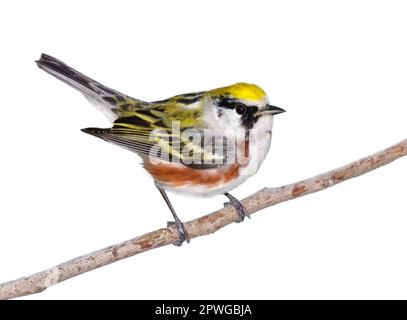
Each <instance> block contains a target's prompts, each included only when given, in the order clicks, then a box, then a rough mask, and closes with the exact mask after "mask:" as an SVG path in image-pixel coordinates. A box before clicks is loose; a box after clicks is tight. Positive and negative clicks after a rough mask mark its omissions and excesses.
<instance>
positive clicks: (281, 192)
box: [0, 139, 407, 299]
mask: <svg viewBox="0 0 407 320" xmlns="http://www.w3.org/2000/svg"><path fill="white" fill-rule="evenodd" d="M406 154H407V139H405V140H403V141H401V142H399V143H398V144H396V145H393V146H391V147H389V148H387V149H385V150H383V151H380V152H378V153H375V154H373V155H371V156H369V157H366V158H363V159H360V160H357V161H355V162H352V163H350V164H348V165H346V166H343V167H341V168H338V169H335V170H332V171H328V172H326V173H323V174H320V175H318V176H315V177H312V178H309V179H306V180H302V181H299V182H296V183H293V184H290V185H286V186H282V187H278V188H264V189H262V190H260V191H258V192H256V193H254V194H252V195H251V196H249V197H247V198H245V199H243V200H242V203H243V204H244V206H245V207H246V208H247V210H248V211H249V213H250V214H252V213H254V212H256V211H259V210H261V209H264V208H267V207H270V206H272V205H275V204H277V203H280V202H283V201H287V200H291V199H294V198H297V197H301V196H304V195H306V194H310V193H314V192H317V191H321V190H324V189H326V188H329V187H331V186H333V185H335V184H338V183H340V182H342V181H345V180H348V179H350V178H354V177H357V176H360V175H362V174H364V173H367V172H369V171H372V170H374V169H376V168H378V167H381V166H383V165H385V164H388V163H390V162H392V161H394V160H396V159H398V158H400V157H402V156H405V155H406ZM236 220H237V215H236V213H235V210H234V209H233V208H232V207H231V206H229V205H227V206H226V207H225V208H223V209H221V210H218V211H215V212H213V213H211V214H208V215H206V216H203V217H201V218H198V219H195V220H192V221H189V222H187V223H185V226H186V228H187V230H188V233H189V236H190V237H191V238H195V237H199V236H203V235H207V234H210V233H213V232H216V231H218V230H219V229H221V228H223V227H225V226H227V225H228V224H230V223H232V222H234V221H236ZM176 240H178V235H177V232H176V230H175V229H174V227H170V228H164V229H159V230H156V231H153V232H150V233H147V234H144V235H142V236H140V237H137V238H133V239H130V240H127V241H124V242H121V243H118V244H115V245H112V246H110V247H107V248H104V249H101V250H98V251H95V252H92V253H89V254H86V255H84V256H81V257H78V258H75V259H72V260H69V261H67V262H64V263H62V264H59V265H57V266H55V267H53V268H50V269H47V270H44V271H41V272H39V273H36V274H33V275H31V276H28V277H24V278H20V279H17V280H13V281H9V282H6V283H3V284H0V299H11V298H15V297H20V296H24V295H28V294H33V293H38V292H41V291H43V290H45V289H47V288H48V287H50V286H52V285H55V284H57V283H60V282H62V281H65V280H67V279H69V278H72V277H75V276H77V275H80V274H82V273H85V272H88V271H91V270H94V269H97V268H100V267H103V266H105V265H107V264H110V263H113V262H116V261H118V260H121V259H125V258H128V257H131V256H134V255H136V254H139V253H142V252H144V251H147V250H151V249H155V248H159V247H162V246H166V245H169V244H172V243H174V242H175V241H176Z"/></svg>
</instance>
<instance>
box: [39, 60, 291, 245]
mask: <svg viewBox="0 0 407 320" xmlns="http://www.w3.org/2000/svg"><path fill="white" fill-rule="evenodd" d="M36 62H37V65H38V66H39V67H40V68H41V69H43V70H45V71H46V72H48V73H50V74H51V75H53V76H54V77H56V78H58V79H60V80H62V81H63V82H65V83H67V84H68V85H70V86H72V87H74V88H75V89H77V90H79V91H80V92H81V93H83V94H84V95H85V97H86V98H88V100H90V101H91V102H92V103H94V104H95V106H96V107H97V108H98V109H99V110H100V111H102V112H103V113H104V114H105V115H106V116H107V117H108V118H109V120H110V121H111V122H112V123H113V126H112V127H111V128H107V129H100V128H86V129H82V131H84V132H86V133H88V134H91V135H93V136H96V137H98V138H101V139H103V140H105V141H107V142H110V143H113V144H116V145H119V146H121V147H123V148H126V149H128V150H130V151H133V152H135V153H137V154H138V155H139V156H140V157H141V159H142V163H143V166H144V168H145V169H146V170H147V171H148V172H149V173H150V175H151V176H152V177H153V179H154V182H155V185H156V187H157V189H158V190H159V191H160V193H161V195H162V197H163V198H164V200H165V202H166V203H167V205H168V207H169V209H170V211H171V213H172V215H173V217H174V220H175V225H176V228H177V231H178V234H179V240H178V241H177V242H176V243H175V244H176V245H181V244H182V243H183V242H184V241H187V242H189V236H188V233H187V230H186V228H185V226H184V224H183V223H182V222H181V220H180V219H179V218H178V216H177V214H176V212H175V210H174V208H173V206H172V205H171V202H170V200H169V199H168V196H167V194H166V191H165V190H169V191H173V192H181V193H185V194H190V195H196V196H214V195H219V194H224V195H225V196H226V197H227V198H228V199H229V203H230V205H232V206H233V207H234V208H235V209H236V212H237V214H238V216H239V221H243V219H244V218H245V216H247V217H248V216H249V215H248V212H247V210H246V209H245V207H244V206H243V205H242V204H241V203H240V202H239V201H238V200H237V199H236V198H235V197H233V196H232V195H231V194H229V193H228V192H229V191H230V190H231V189H233V188H235V187H237V186H238V185H239V184H241V183H242V182H244V181H245V180H246V179H247V178H248V177H250V176H252V175H254V174H255V173H256V172H257V170H258V169H259V167H260V165H261V163H262V161H263V160H264V158H265V157H266V155H267V153H268V151H269V148H270V142H271V129H272V124H273V116H274V115H276V114H279V113H282V112H284V111H285V110H283V109H281V108H278V107H275V106H272V105H270V104H269V101H268V98H267V95H266V93H265V92H264V91H263V89H261V88H260V87H258V86H256V85H254V84H248V83H236V84H233V85H230V86H227V87H223V88H218V89H214V90H209V91H201V92H194V93H187V94H181V95H176V96H174V97H171V98H169V99H166V100H160V101H154V102H145V101H141V100H138V99H134V98H132V97H129V96H127V95H124V94H122V93H120V92H118V91H116V90H113V89H110V88H108V87H106V86H104V85H102V84H100V83H99V82H96V81H94V80H92V79H91V78H89V77H87V76H85V75H83V74H82V73H79V72H78V71H76V70H74V69H72V68H71V67H69V66H67V65H66V64H65V63H63V62H62V61H59V60H57V59H55V58H53V57H51V56H49V55H46V54H42V55H41V58H40V59H39V60H38V61H36ZM172 224H173V223H172Z"/></svg>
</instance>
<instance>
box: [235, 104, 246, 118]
mask: <svg viewBox="0 0 407 320" xmlns="http://www.w3.org/2000/svg"><path fill="white" fill-rule="evenodd" d="M235 110H236V112H237V114H240V115H242V114H244V113H246V110H247V108H246V106H245V105H244V104H241V103H238V104H237V105H236V107H235Z"/></svg>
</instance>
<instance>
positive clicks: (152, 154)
mask: <svg viewBox="0 0 407 320" xmlns="http://www.w3.org/2000/svg"><path fill="white" fill-rule="evenodd" d="M130 114H131V116H128V117H123V118H119V119H117V120H116V121H115V122H114V123H113V127H112V128H111V129H98V128H87V129H83V131H84V132H86V133H89V134H91V135H94V136H97V137H99V138H101V139H103V140H105V141H107V142H110V143H113V144H116V145H119V146H121V147H123V148H126V149H128V150H130V151H133V152H136V153H137V154H138V155H140V156H141V157H142V158H150V159H154V160H158V161H170V162H177V163H182V164H184V165H186V166H189V167H193V168H197V169H208V168H214V167H220V166H223V165H225V164H226V159H227V154H228V152H229V150H228V149H227V148H225V146H224V145H221V146H220V147H219V141H216V139H206V140H208V141H206V143H203V142H204V140H205V139H204V133H205V131H204V130H202V129H194V128H185V127H182V128H179V132H175V131H174V128H172V127H170V126H168V125H167V124H166V123H165V121H163V116H164V114H163V110H162V109H160V108H149V109H138V110H135V109H132V110H131V113H130ZM187 130H189V131H187ZM216 143H217V145H216V148H214V146H215V144H216Z"/></svg>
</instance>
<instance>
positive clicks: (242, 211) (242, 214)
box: [225, 193, 250, 222]
mask: <svg viewBox="0 0 407 320" xmlns="http://www.w3.org/2000/svg"><path fill="white" fill-rule="evenodd" d="M225 196H226V197H228V199H229V202H226V203H225V204H230V205H231V206H233V207H234V208H235V210H236V213H237V215H238V216H239V221H238V222H242V221H243V220H244V218H246V217H247V218H249V219H250V215H249V212H248V211H247V209H246V208H245V207H244V205H243V204H242V203H241V202H240V201H239V200H237V199H236V198H235V197H234V196H232V195H231V194H229V193H226V194H225Z"/></svg>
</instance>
